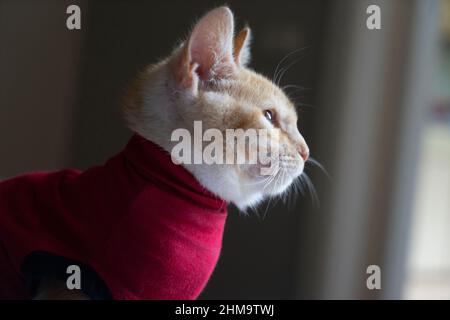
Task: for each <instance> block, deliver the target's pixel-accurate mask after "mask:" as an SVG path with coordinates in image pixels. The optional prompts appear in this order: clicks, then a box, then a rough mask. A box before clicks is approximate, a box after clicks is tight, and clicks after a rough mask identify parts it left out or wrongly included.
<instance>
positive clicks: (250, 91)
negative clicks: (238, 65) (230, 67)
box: [230, 69, 296, 115]
mask: <svg viewBox="0 0 450 320" xmlns="http://www.w3.org/2000/svg"><path fill="white" fill-rule="evenodd" d="M230 94H231V95H232V96H233V97H234V98H235V99H237V100H241V101H245V102H249V103H255V104H257V105H256V106H258V107H260V108H275V109H282V111H284V112H286V113H287V114H293V115H295V114H296V112H295V106H294V105H293V103H292V102H291V101H290V100H289V98H288V97H287V96H286V95H285V93H284V92H283V91H282V90H281V89H280V88H279V87H277V86H276V85H275V84H274V83H273V82H272V81H270V80H269V79H267V78H265V77H264V76H262V75H260V74H258V73H256V72H253V71H251V70H249V69H242V70H241V71H240V72H239V73H238V74H237V76H236V80H235V81H233V85H232V86H231V87H230Z"/></svg>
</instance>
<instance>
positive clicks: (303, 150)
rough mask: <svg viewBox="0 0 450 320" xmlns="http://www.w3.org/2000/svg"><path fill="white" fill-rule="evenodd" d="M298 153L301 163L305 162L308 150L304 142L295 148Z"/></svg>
mask: <svg viewBox="0 0 450 320" xmlns="http://www.w3.org/2000/svg"><path fill="white" fill-rule="evenodd" d="M297 149H298V153H299V154H300V157H302V159H303V161H304V162H306V160H308V158H309V148H308V146H307V145H306V143H305V142H302V143H300V144H299V145H298V147H297Z"/></svg>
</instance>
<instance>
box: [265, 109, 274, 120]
mask: <svg viewBox="0 0 450 320" xmlns="http://www.w3.org/2000/svg"><path fill="white" fill-rule="evenodd" d="M264 117H266V119H267V120H269V121H270V122H273V120H274V117H273V112H272V111H271V110H264Z"/></svg>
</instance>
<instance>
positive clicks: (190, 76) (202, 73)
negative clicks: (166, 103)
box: [172, 7, 236, 92]
mask: <svg viewBox="0 0 450 320" xmlns="http://www.w3.org/2000/svg"><path fill="white" fill-rule="evenodd" d="M233 32H234V21H233V13H232V12H231V10H230V9H229V8H227V7H220V8H216V9H214V10H212V11H210V12H208V13H207V14H206V15H205V16H204V17H202V18H201V19H200V20H199V21H198V22H197V24H196V25H195V27H194V29H193V30H192V32H191V34H190V36H189V39H188V40H187V41H186V42H185V43H184V44H183V46H182V48H181V50H180V51H179V53H178V55H177V56H176V57H175V59H174V63H173V66H172V71H173V73H174V76H175V79H176V80H177V82H178V83H179V84H180V85H181V87H183V88H185V89H193V90H194V92H195V91H196V90H197V86H198V84H199V83H200V82H207V81H210V80H221V79H226V78H229V77H230V76H232V74H233V73H234V72H235V71H236V62H235V60H234V57H233Z"/></svg>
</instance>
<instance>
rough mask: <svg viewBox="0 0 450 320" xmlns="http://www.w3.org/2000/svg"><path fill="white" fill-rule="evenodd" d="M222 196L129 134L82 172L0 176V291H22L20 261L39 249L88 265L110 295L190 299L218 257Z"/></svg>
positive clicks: (19, 294) (1, 294)
mask: <svg viewBox="0 0 450 320" xmlns="http://www.w3.org/2000/svg"><path fill="white" fill-rule="evenodd" d="M225 219H226V203H225V202H224V201H222V200H220V199H218V198H216V197H215V196H214V195H213V194H211V193H210V192H208V191H207V190H206V189H205V188H204V187H202V186H201V185H200V184H199V183H198V182H197V180H196V179H195V178H194V177H193V176H192V175H191V174H190V173H189V172H188V171H187V170H185V169H184V168H183V167H181V166H178V165H175V164H173V163H172V161H171V159H170V155H169V154H168V153H167V152H165V151H164V150H162V149H161V148H160V147H158V146H157V145H155V144H153V143H152V142H149V141H148V140H145V139H144V138H142V137H140V136H137V135H135V136H134V137H133V138H132V139H131V140H130V142H129V143H128V145H127V147H126V148H125V150H124V151H122V152H120V153H119V154H118V155H116V156H114V157H113V158H111V159H110V160H108V161H107V162H106V163H105V164H104V165H103V166H97V167H93V168H91V169H89V170H87V171H85V172H82V173H81V172H79V171H76V170H72V169H67V170H63V171H59V172H53V173H32V174H26V175H23V176H19V177H16V178H12V179H9V180H6V181H3V182H1V183H0V298H4V299H5V298H9V299H16V298H24V297H26V292H27V291H26V288H25V286H24V283H23V281H22V276H21V274H20V268H21V264H22V263H23V261H24V259H25V258H26V257H27V255H29V254H30V253H31V252H34V251H46V252H49V253H52V254H56V255H60V256H64V257H67V258H70V259H73V260H76V261H79V262H81V263H85V264H87V265H89V266H90V267H92V268H93V269H94V270H95V271H96V272H97V273H98V275H99V276H100V277H101V278H102V279H103V281H104V282H105V283H106V285H107V286H108V288H109V290H110V292H111V294H112V296H113V298H114V299H195V298H197V297H198V295H199V294H200V292H201V291H202V289H203V288H204V286H205V284H206V282H207V281H208V279H209V277H210V275H211V273H212V271H213V269H214V267H215V265H216V262H217V259H218V257H219V253H220V248H221V243H222V235H223V229H224V224H225Z"/></svg>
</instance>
